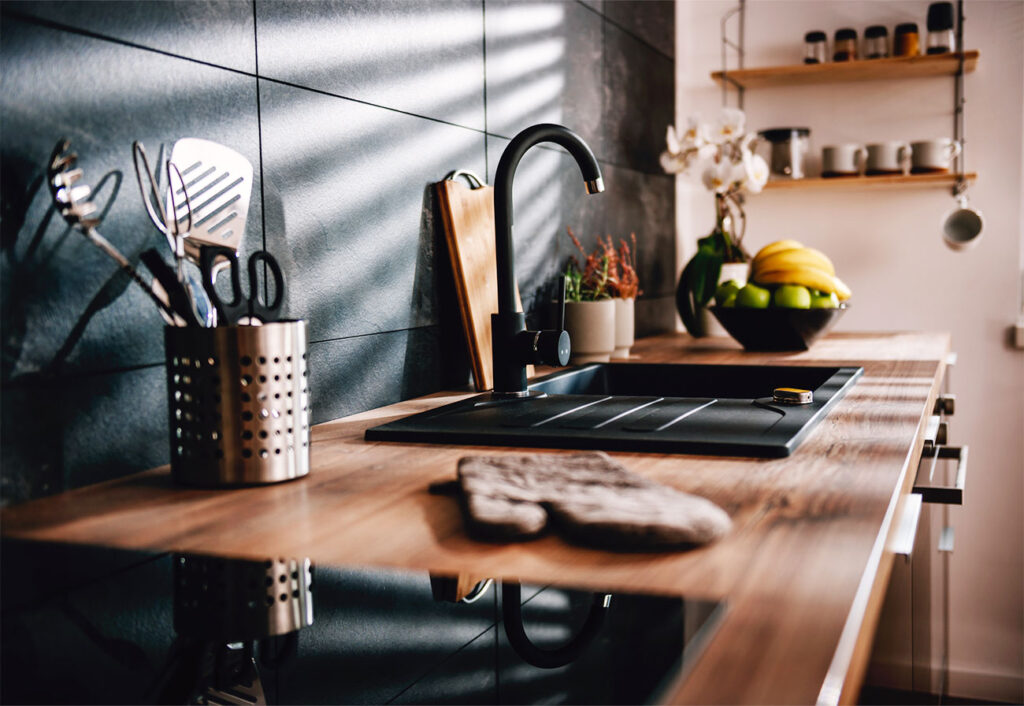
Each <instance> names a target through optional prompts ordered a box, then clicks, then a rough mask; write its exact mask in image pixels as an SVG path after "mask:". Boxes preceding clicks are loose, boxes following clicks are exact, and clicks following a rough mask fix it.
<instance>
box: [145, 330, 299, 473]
mask: <svg viewBox="0 0 1024 706" xmlns="http://www.w3.org/2000/svg"><path fill="white" fill-rule="evenodd" d="M306 335H307V334H306V322H305V321H281V322H275V323H268V324H264V325H263V326H219V327H216V328H199V327H173V326H168V327H165V328H164V347H165V351H166V356H167V403H168V412H169V414H170V417H169V419H170V441H171V474H172V475H173V477H174V479H175V480H176V481H179V482H181V483H186V484H189V485H201V486H213V487H215V486H232V485H249V484H263V483H277V482H279V481H285V480H291V479H293V478H300V477H302V476H304V475H306V474H307V473H309V375H308V368H307V360H306V346H307V344H306Z"/></svg>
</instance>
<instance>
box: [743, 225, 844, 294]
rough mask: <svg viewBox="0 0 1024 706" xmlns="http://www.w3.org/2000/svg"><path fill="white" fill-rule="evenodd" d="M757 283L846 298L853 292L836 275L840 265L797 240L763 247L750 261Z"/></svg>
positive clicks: (752, 273) (753, 279) (777, 242)
mask: <svg viewBox="0 0 1024 706" xmlns="http://www.w3.org/2000/svg"><path fill="white" fill-rule="evenodd" d="M750 281H751V282H754V283H755V284H762V285H766V284H771V285H775V284H791V285H799V286H802V287H808V288H809V289H816V290H818V291H819V292H824V293H825V294H835V295H836V298H838V299H839V301H846V300H847V299H849V298H850V296H851V294H852V292H851V291H850V288H849V287H847V286H846V284H844V283H843V281H842V280H841V279H839V278H838V277H836V268H835V267H834V266H833V265H832V261H831V260H829V259H828V257H826V256H825V254H824V253H822V252H820V251H818V250H815V249H814V248H806V247H804V246H803V244H802V243H798V242H797V241H795V240H777V241H775V242H774V243H770V244H768V245H765V246H764V247H763V248H761V249H760V250H759V251H758V253H757V255H755V256H754V260H753V262H752V263H751V264H750Z"/></svg>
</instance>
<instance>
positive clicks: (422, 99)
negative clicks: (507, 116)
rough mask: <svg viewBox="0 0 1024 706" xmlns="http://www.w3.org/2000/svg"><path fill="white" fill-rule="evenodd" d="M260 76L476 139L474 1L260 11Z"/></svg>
mask: <svg viewBox="0 0 1024 706" xmlns="http://www.w3.org/2000/svg"><path fill="white" fill-rule="evenodd" d="M256 18H257V32H258V39H259V49H258V51H259V66H260V75H262V76H267V77H269V78H275V79H280V80H282V81H287V82H289V83H294V84H297V85H301V86H306V87H309V88H316V89H319V90H322V91H327V92H329V93H333V94H335V95H341V96H346V97H349V98H357V99H359V100H362V101H367V102H370V103H374V104H376V105H383V106H388V107H390V108H395V109H398V110H404V111H407V112H410V113H415V114H417V115H424V116H427V117H431V118H437V119H439V120H447V121H448V122H452V123H456V124H458V125H465V126H467V127H472V128H476V129H478V130H482V129H483V128H484V104H483V87H482V85H481V82H482V80H483V71H484V67H483V42H482V38H481V31H482V25H483V9H482V4H481V3H480V2H479V1H478V0H432V1H431V2H430V3H429V4H426V3H411V2H404V1H402V0H385V1H378V2H372V3H371V2H358V3H357V2H339V1H337V0H333V1H327V2H320V1H317V2H266V1H264V0H260V1H259V2H258V3H257V6H256Z"/></svg>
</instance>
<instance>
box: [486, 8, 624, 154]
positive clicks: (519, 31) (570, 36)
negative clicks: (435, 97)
mask: <svg viewBox="0 0 1024 706" xmlns="http://www.w3.org/2000/svg"><path fill="white" fill-rule="evenodd" d="M601 23H602V20H601V17H600V16H599V15H597V14H595V13H594V12H591V11H590V10H588V9H587V8H585V7H583V6H582V5H580V4H579V3H576V2H564V1H561V0H538V1H537V2H523V1H522V0H489V1H488V2H487V131H488V132H489V133H492V134H497V135H502V136H505V137H512V136H514V135H515V134H516V133H518V132H519V131H520V130H522V129H523V128H526V127H529V126H531V125H535V124H536V123H557V124H560V125H565V126H566V127H568V128H569V129H571V130H573V131H574V132H576V133H578V134H579V135H580V137H582V138H583V139H584V140H585V141H586V142H587V144H589V145H590V149H591V150H593V151H594V154H596V155H597V156H598V157H602V156H604V154H605V145H604V131H603V122H602V119H601V118H602V114H601V108H602V103H601V101H602V89H601V70H602V49H603V44H602V38H601Z"/></svg>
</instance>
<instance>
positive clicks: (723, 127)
mask: <svg viewBox="0 0 1024 706" xmlns="http://www.w3.org/2000/svg"><path fill="white" fill-rule="evenodd" d="M746 123H747V116H746V115H745V114H744V112H743V111H742V110H738V109H736V108H723V109H722V112H721V114H720V115H719V116H718V123H717V125H716V126H715V142H727V141H729V140H734V139H736V138H737V137H740V136H742V134H743V128H744V127H745V126H746Z"/></svg>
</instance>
